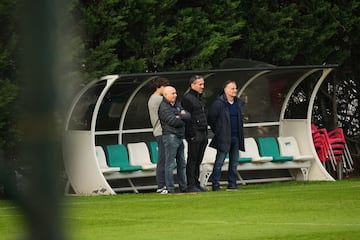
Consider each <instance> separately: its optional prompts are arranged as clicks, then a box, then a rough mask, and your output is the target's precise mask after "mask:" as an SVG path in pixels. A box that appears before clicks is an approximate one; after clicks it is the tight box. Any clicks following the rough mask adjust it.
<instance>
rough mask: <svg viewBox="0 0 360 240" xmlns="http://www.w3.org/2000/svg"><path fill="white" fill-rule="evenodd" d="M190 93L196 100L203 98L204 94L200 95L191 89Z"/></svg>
mask: <svg viewBox="0 0 360 240" xmlns="http://www.w3.org/2000/svg"><path fill="white" fill-rule="evenodd" d="M189 93H190V94H192V95H194V96H195V97H196V98H201V97H202V93H199V92H197V91H195V90H194V89H192V88H190V90H189Z"/></svg>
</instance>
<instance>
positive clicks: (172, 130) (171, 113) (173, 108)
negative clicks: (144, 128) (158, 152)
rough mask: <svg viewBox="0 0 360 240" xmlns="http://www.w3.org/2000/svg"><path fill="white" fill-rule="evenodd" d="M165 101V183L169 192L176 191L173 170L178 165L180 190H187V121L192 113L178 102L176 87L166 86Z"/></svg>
mask: <svg viewBox="0 0 360 240" xmlns="http://www.w3.org/2000/svg"><path fill="white" fill-rule="evenodd" d="M163 96H164V98H163V101H162V102H161V104H160V107H159V119H160V122H161V127H162V134H163V135H162V140H163V143H164V148H165V184H166V189H167V191H168V192H169V193H174V192H175V190H174V189H175V187H174V176H173V170H174V168H175V166H176V167H177V175H178V181H179V188H180V192H186V189H187V181H186V162H185V158H184V142H183V138H184V135H185V122H184V121H186V120H190V114H189V113H187V112H186V111H185V110H183V109H182V107H181V106H180V104H178V103H177V102H176V97H177V93H176V89H175V88H174V87H172V86H167V87H164V91H163Z"/></svg>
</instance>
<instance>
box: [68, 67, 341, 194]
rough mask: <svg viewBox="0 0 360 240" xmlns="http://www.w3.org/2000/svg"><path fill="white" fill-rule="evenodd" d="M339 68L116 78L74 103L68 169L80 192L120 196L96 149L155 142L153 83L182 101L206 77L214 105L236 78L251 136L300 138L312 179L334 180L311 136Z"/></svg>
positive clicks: (253, 69) (236, 70) (257, 69)
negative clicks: (150, 105) (321, 97)
mask: <svg viewBox="0 0 360 240" xmlns="http://www.w3.org/2000/svg"><path fill="white" fill-rule="evenodd" d="M336 67H337V66H336V65H316V66H287V67H275V66H270V65H266V66H262V67H248V68H234V69H218V70H209V71H187V72H163V73H144V74H125V75H109V76H105V77H102V78H101V79H99V80H95V81H93V82H91V83H89V84H88V85H87V86H85V87H84V89H83V90H82V91H81V92H79V94H78V95H77V96H76V98H75V99H74V101H73V103H72V105H71V107H70V110H69V114H68V116H67V119H66V129H65V138H64V153H65V166H66V171H67V174H68V177H69V181H70V184H71V186H72V188H73V189H74V191H75V193H77V194H99V192H101V193H102V194H114V190H113V189H112V188H111V187H110V185H109V184H108V182H107V180H106V179H105V177H104V175H103V174H102V172H101V169H100V166H99V164H98V161H97V160H96V151H95V146H103V147H104V146H106V145H109V144H118V143H124V144H127V143H130V142H139V141H145V142H149V141H153V140H154V138H153V136H152V128H151V124H150V120H149V119H150V118H149V113H148V109H147V101H148V98H149V96H150V95H151V90H150V88H149V87H148V83H149V82H150V81H151V80H152V79H153V78H154V77H156V76H163V77H166V78H168V79H169V80H170V82H171V84H172V85H173V86H175V88H176V89H177V93H178V99H180V98H181V96H182V95H183V94H184V93H185V92H186V91H187V89H188V87H189V79H190V77H191V76H192V75H195V74H198V75H203V76H204V77H205V92H204V95H203V96H204V98H205V100H206V102H207V104H208V105H210V104H211V103H212V101H213V100H214V99H215V98H216V97H217V96H218V95H219V94H220V93H221V91H222V86H223V83H224V82H225V81H226V80H235V81H236V82H237V84H238V89H239V93H238V94H239V97H240V98H242V99H243V100H244V101H245V103H246V105H245V109H244V122H245V126H244V127H245V129H244V131H245V137H254V138H257V137H261V136H274V137H277V136H294V137H296V139H297V140H298V142H299V147H300V150H301V152H302V153H304V154H312V155H314V156H315V157H316V159H315V160H314V161H312V163H311V167H310V170H309V180H333V178H332V177H331V176H330V175H329V174H328V173H327V171H326V170H325V169H324V168H323V166H322V164H321V163H320V161H319V159H317V154H316V151H315V148H314V145H313V141H312V135H311V119H312V109H313V106H314V101H315V98H316V94H317V92H318V90H319V88H320V85H321V84H322V82H323V81H324V80H325V78H326V77H327V76H328V75H329V74H330V72H331V71H332V70H333V69H334V68H336Z"/></svg>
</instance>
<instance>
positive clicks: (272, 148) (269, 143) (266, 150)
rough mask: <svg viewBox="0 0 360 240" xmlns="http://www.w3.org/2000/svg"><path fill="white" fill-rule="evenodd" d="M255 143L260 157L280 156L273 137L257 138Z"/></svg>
mask: <svg viewBox="0 0 360 240" xmlns="http://www.w3.org/2000/svg"><path fill="white" fill-rule="evenodd" d="M257 142H258V146H259V153H260V156H272V157H279V156H280V152H279V146H278V144H277V142H276V139H275V138H274V137H259V138H258V139H257Z"/></svg>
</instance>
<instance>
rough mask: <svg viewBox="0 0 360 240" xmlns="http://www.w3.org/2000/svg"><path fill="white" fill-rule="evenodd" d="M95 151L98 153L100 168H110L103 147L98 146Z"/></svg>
mask: <svg viewBox="0 0 360 240" xmlns="http://www.w3.org/2000/svg"><path fill="white" fill-rule="evenodd" d="M95 151H96V158H97V160H98V163H99V166H100V168H107V167H109V166H108V165H107V162H106V156H105V152H104V149H103V148H102V147H101V146H96V147H95Z"/></svg>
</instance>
